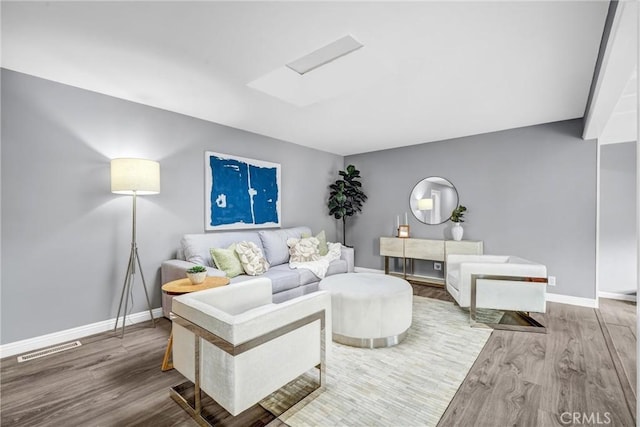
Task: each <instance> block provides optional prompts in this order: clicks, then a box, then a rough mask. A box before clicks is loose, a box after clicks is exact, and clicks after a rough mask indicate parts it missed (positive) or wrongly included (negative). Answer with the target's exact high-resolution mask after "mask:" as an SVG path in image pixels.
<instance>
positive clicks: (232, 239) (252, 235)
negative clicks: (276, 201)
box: [180, 231, 262, 267]
mask: <svg viewBox="0 0 640 427" xmlns="http://www.w3.org/2000/svg"><path fill="white" fill-rule="evenodd" d="M241 241H249V242H253V243H255V244H256V245H258V247H259V248H262V242H261V240H260V237H259V236H258V233H257V232H256V231H229V232H216V233H201V234H185V235H184V236H183V237H182V240H180V246H181V247H182V251H183V252H184V259H185V260H187V261H189V262H193V263H194V264H198V265H207V266H209V267H215V265H214V264H213V261H212V260H211V253H210V252H209V251H210V250H211V249H212V248H228V247H229V246H231V245H232V244H233V243H238V242H241Z"/></svg>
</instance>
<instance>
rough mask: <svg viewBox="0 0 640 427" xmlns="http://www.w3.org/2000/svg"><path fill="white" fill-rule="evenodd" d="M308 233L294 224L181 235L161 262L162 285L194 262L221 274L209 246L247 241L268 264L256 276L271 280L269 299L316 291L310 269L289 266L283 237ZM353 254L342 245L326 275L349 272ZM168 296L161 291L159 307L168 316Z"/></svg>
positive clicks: (242, 277)
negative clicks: (170, 256) (169, 256)
mask: <svg viewBox="0 0 640 427" xmlns="http://www.w3.org/2000/svg"><path fill="white" fill-rule="evenodd" d="M303 234H306V235H310V234H311V229H310V228H309V227H294V228H283V229H272V230H259V231H229V232H214V233H202V234H185V235H184V237H183V238H182V239H181V241H180V247H179V248H178V251H177V256H176V259H171V260H168V261H164V262H163V263H162V269H161V280H162V284H165V283H167V282H170V281H172V280H177V279H182V278H185V277H186V275H185V271H186V270H187V269H188V268H190V267H192V266H194V265H196V264H197V265H203V266H205V267H206V268H207V271H208V275H209V276H225V273H224V272H223V271H221V270H218V269H217V268H215V266H214V265H213V261H212V259H211V254H210V249H211V248H227V247H229V246H230V245H231V244H233V243H238V242H241V241H250V242H254V243H255V244H256V245H258V247H259V248H261V249H262V252H263V253H264V255H265V257H266V259H267V261H268V262H269V264H270V268H269V270H268V271H267V272H266V273H265V274H263V275H262V276H260V277H267V278H269V279H271V286H272V292H273V302H275V303H279V302H282V301H286V300H288V299H291V298H295V297H298V296H300V295H304V294H308V293H310V292H314V291H317V290H318V283H319V281H320V279H319V278H318V277H317V276H316V275H314V274H313V273H312V272H311V271H310V270H306V269H294V268H290V267H289V247H288V246H287V239H288V238H290V237H295V238H300V237H301V236H302V235H303ZM353 269H354V254H353V249H352V248H347V247H344V246H342V248H341V255H340V259H338V260H334V261H332V262H331V264H330V265H329V270H328V271H327V276H329V275H333V274H338V273H347V272H353ZM252 277H253V276H247V275H240V276H236V277H234V278H232V279H231V284H233V283H238V282H242V281H244V280H248V279H251V278H252ZM170 301H171V297H170V296H166V295H165V294H164V293H163V297H162V308H163V312H164V315H165V316H167V317H168V315H169V310H170V307H171V304H170Z"/></svg>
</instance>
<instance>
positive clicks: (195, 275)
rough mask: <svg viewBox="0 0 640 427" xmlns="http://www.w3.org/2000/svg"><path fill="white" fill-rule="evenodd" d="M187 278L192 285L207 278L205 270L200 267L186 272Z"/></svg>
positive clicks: (197, 266)
mask: <svg viewBox="0 0 640 427" xmlns="http://www.w3.org/2000/svg"><path fill="white" fill-rule="evenodd" d="M187 277H188V278H189V280H191V283H192V284H194V285H198V284H200V283H202V282H204V280H205V279H206V278H207V269H206V268H204V267H203V266H201V265H196V266H194V267H191V268H190V269H188V270H187Z"/></svg>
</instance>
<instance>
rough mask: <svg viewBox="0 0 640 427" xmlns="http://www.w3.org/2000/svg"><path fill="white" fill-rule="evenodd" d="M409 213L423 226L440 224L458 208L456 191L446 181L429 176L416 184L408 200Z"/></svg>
mask: <svg viewBox="0 0 640 427" xmlns="http://www.w3.org/2000/svg"><path fill="white" fill-rule="evenodd" d="M409 206H410V207H411V213H413V216H415V217H416V219H417V220H418V221H420V222H424V223H425V224H431V225H436V224H442V223H444V222H447V221H448V220H449V218H451V212H452V211H453V210H454V209H455V208H457V207H458V190H456V187H454V186H453V184H452V183H451V182H449V181H448V180H446V179H444V178H441V177H439V176H430V177H429V178H425V179H423V180H422V181H420V182H418V183H417V184H416V185H415V187H413V191H411V197H410V198H409Z"/></svg>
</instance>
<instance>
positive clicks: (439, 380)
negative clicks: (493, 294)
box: [279, 296, 491, 427]
mask: <svg viewBox="0 0 640 427" xmlns="http://www.w3.org/2000/svg"><path fill="white" fill-rule="evenodd" d="M490 334H491V331H490V330H487V329H476V328H470V327H469V314H468V312H465V311H462V310H461V309H460V308H459V307H457V306H455V305H453V304H452V303H449V302H445V301H438V300H434V299H430V298H423V297H417V296H414V300H413V324H412V326H411V329H410V330H409V334H408V336H407V338H406V339H405V340H404V341H403V342H402V343H401V344H399V345H397V346H394V347H389V348H382V349H359V348H354V347H349V346H345V345H340V344H336V343H333V348H332V355H331V359H330V360H329V361H328V363H327V387H326V388H325V390H324V391H323V392H321V393H319V394H316V393H313V394H312V395H311V396H309V397H308V398H305V399H304V400H302V401H301V402H300V403H298V404H297V405H295V406H294V407H293V408H291V409H290V410H288V411H287V412H285V413H284V414H282V415H280V417H279V418H280V420H282V421H284V422H285V423H287V424H288V425H290V426H291V427H298V426H314V427H316V426H367V427H370V426H385V427H387V426H435V425H436V424H437V423H438V421H439V420H440V417H441V416H442V414H443V413H444V411H445V410H446V409H447V406H448V405H449V402H450V401H451V399H452V398H453V396H454V395H455V393H456V391H457V390H458V387H460V384H462V382H463V381H464V378H465V376H466V375H467V372H469V369H470V368H471V366H472V365H473V363H474V361H475V360H476V358H477V357H478V354H479V353H480V351H481V350H482V348H483V346H484V344H485V343H486V341H487V339H488V338H489V335H490Z"/></svg>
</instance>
